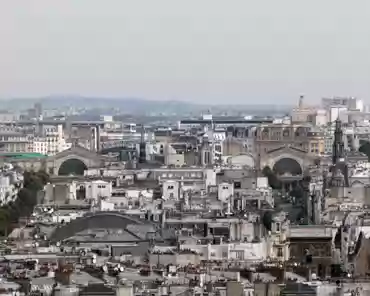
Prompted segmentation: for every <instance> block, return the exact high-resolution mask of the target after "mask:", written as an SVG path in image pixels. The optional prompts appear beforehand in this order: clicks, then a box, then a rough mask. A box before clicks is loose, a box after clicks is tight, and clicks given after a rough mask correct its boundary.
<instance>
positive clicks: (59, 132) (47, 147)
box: [33, 124, 72, 156]
mask: <svg viewBox="0 0 370 296" xmlns="http://www.w3.org/2000/svg"><path fill="white" fill-rule="evenodd" d="M42 128H43V130H42V134H43V136H41V137H36V138H34V139H33V152H36V153H41V154H44V155H49V156H51V155H55V154H57V153H59V152H62V151H64V150H67V149H69V148H71V146H72V143H67V142H66V140H65V138H64V133H63V126H62V125H61V124H59V125H57V126H43V127H42Z"/></svg>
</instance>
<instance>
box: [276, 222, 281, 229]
mask: <svg viewBox="0 0 370 296" xmlns="http://www.w3.org/2000/svg"><path fill="white" fill-rule="evenodd" d="M276 231H280V223H276Z"/></svg>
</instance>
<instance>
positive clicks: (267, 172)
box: [262, 166, 281, 189]
mask: <svg viewBox="0 0 370 296" xmlns="http://www.w3.org/2000/svg"><path fill="white" fill-rule="evenodd" d="M262 175H263V176H265V177H266V178H267V180H268V182H269V185H270V187H271V188H272V189H281V182H280V180H279V179H278V177H277V176H276V174H275V173H274V172H273V171H272V170H271V168H270V167H269V166H265V167H264V168H263V170H262Z"/></svg>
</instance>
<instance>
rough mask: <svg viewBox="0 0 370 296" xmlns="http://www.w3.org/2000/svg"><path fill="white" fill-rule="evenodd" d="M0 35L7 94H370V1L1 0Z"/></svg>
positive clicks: (267, 99) (2, 92)
mask: <svg viewBox="0 0 370 296" xmlns="http://www.w3.org/2000/svg"><path fill="white" fill-rule="evenodd" d="M0 38H1V39H0V97H2V98H4V97H9V96H44V95H53V94H80V95H93V96H122V97H143V98H147V99H164V100H166V99H177V100H188V101H194V102H203V103H208V102H209V103H211V102H215V103H229V102H233V103H275V104H279V103H292V102H294V101H295V100H296V99H297V98H298V96H299V94H301V93H303V94H305V95H306V98H307V100H312V101H318V100H319V99H320V97H321V96H332V95H351V96H360V97H363V98H364V99H365V100H368V99H369V98H370V1H369V0H353V1H348V0H324V1H323V0H320V1H319V0H270V1H268V0H265V1H264V0H254V1H250V0H186V1H185V0H183V1H181V0H146V1H144V0H132V1H126V0H54V1H52V0H0ZM369 101H370V100H369Z"/></svg>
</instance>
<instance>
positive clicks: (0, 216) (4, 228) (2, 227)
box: [0, 209, 10, 236]
mask: <svg viewBox="0 0 370 296" xmlns="http://www.w3.org/2000/svg"><path fill="white" fill-rule="evenodd" d="M9 222H10V216H9V212H8V211H6V210H4V209H0V234H1V236H5V235H7V233H8V227H9Z"/></svg>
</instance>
